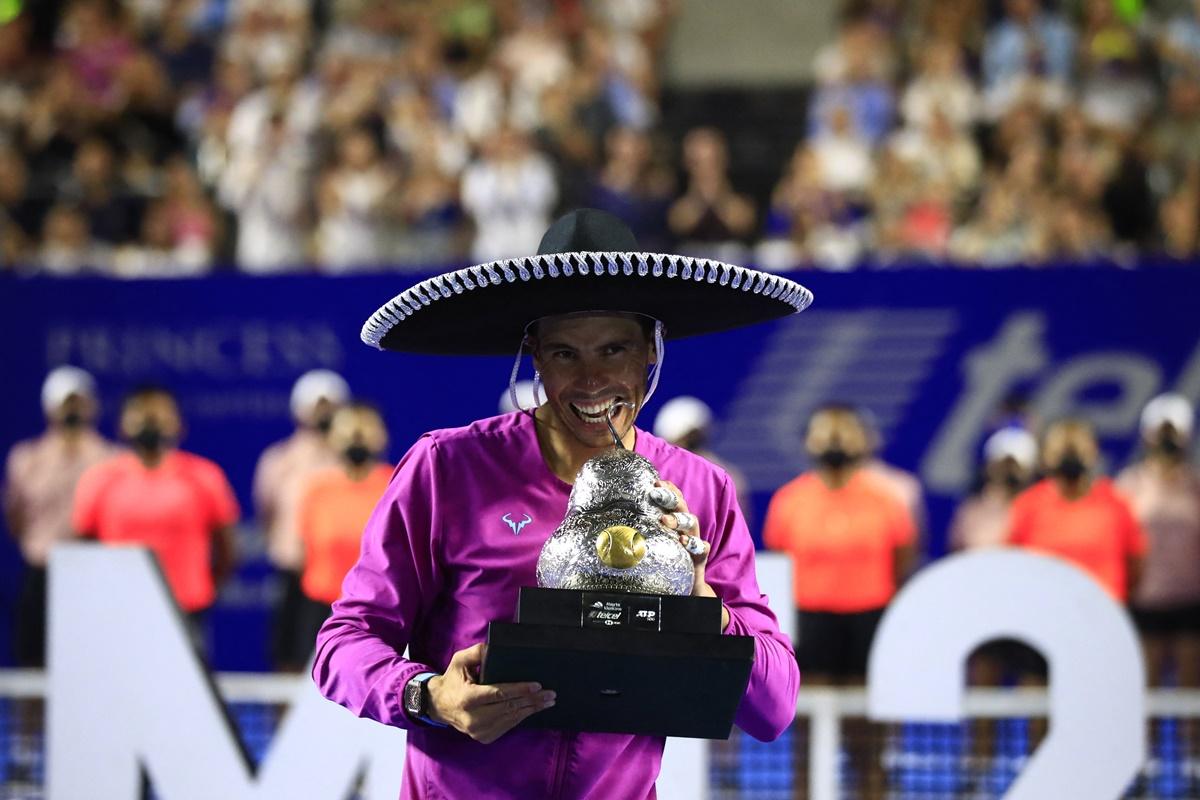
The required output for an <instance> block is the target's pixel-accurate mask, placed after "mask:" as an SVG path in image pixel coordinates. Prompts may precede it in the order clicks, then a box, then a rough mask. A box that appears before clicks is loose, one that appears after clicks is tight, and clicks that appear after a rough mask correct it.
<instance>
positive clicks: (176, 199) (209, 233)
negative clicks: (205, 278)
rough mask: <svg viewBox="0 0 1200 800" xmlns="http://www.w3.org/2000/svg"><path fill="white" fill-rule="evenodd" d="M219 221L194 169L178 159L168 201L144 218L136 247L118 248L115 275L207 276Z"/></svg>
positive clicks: (170, 172) (170, 177)
mask: <svg viewBox="0 0 1200 800" xmlns="http://www.w3.org/2000/svg"><path fill="white" fill-rule="evenodd" d="M217 229H218V222H217V218H216V214H215V213H214V212H213V209H212V206H211V204H210V203H209V202H208V198H207V197H206V196H205V195H204V192H203V189H202V188H201V186H200V184H199V181H198V180H197V178H196V175H195V173H193V172H192V169H191V167H190V166H189V165H188V164H187V162H186V161H184V160H183V159H179V158H177V159H174V160H173V162H172V163H171V164H170V165H169V166H168V167H167V168H166V187H165V193H164V197H163V198H162V199H161V200H158V201H155V202H153V203H151V204H150V206H149V207H148V208H147V209H146V211H145V213H144V215H143V216H142V231H141V236H140V237H139V239H138V241H137V242H136V243H131V244H128V245H125V246H123V247H121V248H118V249H117V251H116V252H115V253H114V255H113V262H112V271H113V273H114V274H116V275H119V276H121V277H126V278H152V277H156V278H178V277H185V276H190V275H200V274H203V273H204V272H207V271H208V269H209V266H210V265H211V263H212V258H213V251H214V249H215V247H216V238H217Z"/></svg>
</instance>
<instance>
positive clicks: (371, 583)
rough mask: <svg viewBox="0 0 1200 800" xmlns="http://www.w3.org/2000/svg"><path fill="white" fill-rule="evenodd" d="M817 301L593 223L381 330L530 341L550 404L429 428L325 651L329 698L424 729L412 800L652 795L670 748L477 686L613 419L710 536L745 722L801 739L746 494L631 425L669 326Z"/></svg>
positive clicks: (506, 690)
mask: <svg viewBox="0 0 1200 800" xmlns="http://www.w3.org/2000/svg"><path fill="white" fill-rule="evenodd" d="M710 278H711V280H710ZM809 302H811V295H810V294H809V293H808V291H807V290H806V289H804V288H803V287H801V286H799V285H797V284H795V283H792V282H791V281H788V280H786V279H782V278H779V277H778V276H768V275H765V274H763V273H757V272H754V271H751V270H745V269H743V268H741V267H734V266H731V265H728V264H716V263H713V262H701V261H695V260H693V259H689V258H678V257H675V256H660V255H654V254H646V253H639V252H637V243H636V241H634V239H633V236H632V234H631V233H629V231H628V229H626V228H625V227H624V225H622V224H621V223H620V222H619V221H617V220H616V219H615V218H614V217H611V216H610V215H608V214H604V213H602V212H597V211H592V210H583V211H578V212H573V213H571V214H568V215H567V216H566V217H564V218H562V219H560V220H559V221H558V222H556V223H555V224H554V225H553V226H551V228H550V230H549V231H548V232H547V234H546V236H545V237H544V238H543V239H542V244H541V247H540V248H539V254H538V255H537V256H532V257H529V258H524V259H519V260H512V261H506V262H497V263H493V264H487V265H481V266H477V267H471V268H468V269H465V270H460V271H458V272H455V273H449V274H447V275H443V276H439V277H438V278H433V279H430V280H429V281H425V282H423V283H421V284H418V285H417V286H416V287H413V288H412V289H410V290H408V291H406V292H404V293H402V294H400V295H399V296H397V297H396V298H395V299H393V300H392V301H391V302H389V303H387V304H386V305H384V306H383V308H381V309H380V310H379V311H378V312H376V314H375V315H374V316H373V317H372V318H371V319H370V320H368V322H367V324H366V326H364V328H363V339H364V341H366V342H368V343H369V344H374V345H376V346H378V347H381V348H384V349H395V350H402V351H404V350H407V351H420V352H427V353H476V354H486V353H503V352H512V351H514V350H516V351H517V352H518V359H519V358H520V352H521V351H523V350H528V351H529V352H530V353H531V354H532V356H533V362H534V366H535V367H536V368H537V370H538V372H539V374H540V376H541V380H542V383H543V386H544V395H545V402H544V403H543V404H542V405H541V406H539V407H538V408H537V409H536V410H535V411H532V412H520V411H518V412H514V413H511V414H507V415H502V416H499V417H493V418H491V419H486V420H481V421H478V422H475V423H473V424H472V425H469V426H467V427H465V428H457V429H451V430H441V431H433V432H431V433H428V434H426V435H425V436H423V437H422V438H421V439H420V440H419V441H418V442H417V443H416V445H414V446H413V448H412V449H411V450H410V451H409V452H408V454H406V455H405V456H404V458H402V459H401V461H400V464H399V466H398V467H397V468H396V473H395V475H394V476H393V478H392V482H391V485H390V486H389V487H388V490H387V493H386V494H385V495H384V498H383V501H382V502H381V503H380V505H379V506H378V507H377V508H376V510H375V513H374V515H373V516H372V518H371V521H370V522H369V523H368V525H367V530H366V532H365V534H364V537H363V548H362V555H361V557H360V559H359V561H358V563H357V564H356V565H355V566H354V568H353V569H352V570H351V571H350V574H349V575H348V576H347V578H346V581H345V584H344V585H343V594H342V597H341V599H339V600H338V601H337V602H336V603H334V606H333V615H332V617H331V618H330V619H329V621H328V622H326V624H325V626H324V628H323V629H322V631H321V634H320V636H319V638H318V640H317V654H316V662H315V665H314V667H313V677H314V679H315V680H316V682H317V684H318V685H319V686H320V687H321V690H322V691H323V693H324V694H325V695H326V696H328V697H329V698H331V699H333V700H335V701H337V702H339V703H341V704H343V705H345V706H348V707H350V708H351V709H352V710H354V711H355V712H356V713H358V714H360V715H362V716H367V717H371V718H373V719H376V720H379V721H380V722H383V723H386V724H389V725H396V726H399V727H404V728H407V729H408V731H409V734H408V751H407V756H406V761H405V777H404V785H403V790H402V796H403V797H405V798H423V797H430V796H433V797H470V796H478V795H479V794H480V793H481V792H483V793H484V794H486V795H487V796H488V797H492V798H496V797H502V798H529V797H563V798H616V797H620V798H648V797H653V796H654V781H655V779H656V777H657V775H658V770H659V764H660V760H661V756H662V748H663V740H662V739H661V738H654V737H648V736H633V735H619V734H591V733H564V732H558V731H539V730H534V729H518V730H513V729H514V727H515V726H517V724H518V723H520V722H521V721H522V720H523V719H525V718H526V717H528V716H529V715H531V714H534V713H536V712H537V711H539V710H542V709H545V708H547V707H549V706H550V705H551V704H553V703H554V701H555V695H554V688H555V687H553V686H549V687H541V686H538V685H536V684H528V683H519V684H496V685H489V686H483V685H479V684H478V682H477V679H476V676H477V672H478V670H479V668H480V665H481V663H482V661H483V657H484V647H483V644H482V642H483V640H484V638H485V633H486V629H487V625H488V623H489V622H490V621H493V620H508V619H511V618H512V615H513V612H514V610H515V607H516V601H517V592H518V589H519V587H521V586H533V585H536V577H535V567H536V563H537V558H538V554H539V552H540V550H541V547H542V544H543V543H544V542H545V541H546V539H547V538H548V537H549V536H550V534H551V533H552V532H553V531H554V529H555V528H556V526H557V525H558V523H559V522H560V521H561V520H562V518H563V516H564V514H565V511H566V506H567V496H568V493H569V492H570V489H571V481H572V480H574V478H575V475H576V473H577V472H578V470H579V468H580V466H581V465H582V464H583V463H584V462H585V461H586V460H587V459H588V458H590V457H591V456H593V455H596V454H598V453H601V452H604V451H605V450H606V449H608V448H611V447H612V446H613V439H612V436H611V435H610V433H609V430H608V426H607V425H606V423H605V420H606V418H607V415H608V414H609V413H610V412H611V413H612V424H613V426H614V428H615V429H616V431H617V432H618V435H619V437H620V439H621V441H622V443H623V444H624V445H625V446H626V447H628V448H630V449H632V450H633V451H635V452H637V453H639V454H641V455H643V456H645V457H647V458H648V459H649V460H650V461H651V462H652V463H654V464H655V466H656V467H657V468H658V470H659V472H660V473H661V474H662V475H663V477H664V479H666V480H664V485H665V486H666V487H668V488H670V489H671V490H672V491H673V492H675V493H676V495H677V500H678V502H679V504H680V507H679V509H678V511H676V512H675V513H672V514H664V515H663V517H662V518H661V520H662V524H664V525H665V526H666V527H668V528H674V529H677V530H681V531H682V532H681V534H680V538H681V542H683V541H685V540H686V542H687V543H691V544H693V545H694V544H695V542H693V541H692V539H693V538H697V539H699V540H700V542H702V543H704V546H703V547H696V548H695V549H696V550H697V551H698V552H699V553H700V555H697V556H694V557H693V558H694V559H695V565H696V569H695V582H694V587H693V592H694V593H695V594H700V595H715V596H717V597H720V598H721V600H722V603H723V614H722V623H723V627H724V630H725V631H726V632H727V633H730V634H738V635H747V636H753V637H754V640H755V659H754V664H753V667H752V670H751V675H750V680H749V684H748V687H747V690H746V693H745V695H744V697H743V698H742V701H741V705H740V707H739V710H738V713H737V716H736V719H735V722H736V724H738V725H739V726H740V727H741V728H742V729H743V730H745V731H747V732H748V733H750V734H751V735H753V736H755V737H756V738H759V739H764V740H769V739H773V738H775V737H777V736H778V735H779V734H780V733H782V732H783V730H785V729H786V728H787V726H788V725H789V724H790V722H791V720H792V718H793V717H794V714H795V699H796V691H797V689H798V684H799V674H798V671H797V669H796V665H795V661H794V656H793V654H792V650H791V647H790V644H789V642H788V640H787V638H786V637H785V636H784V635H783V634H781V633H780V632H779V629H778V624H777V623H776V621H775V618H774V616H773V615H772V614H771V612H770V611H769V610H768V608H767V605H766V598H765V597H763V596H762V594H761V592H759V590H758V587H757V585H756V581H755V579H754V562H753V557H754V547H753V544H752V542H751V539H750V535H749V532H748V531H747V530H746V526H745V523H744V521H743V520H742V516H741V512H740V511H739V510H738V507H737V502H736V499H735V494H734V490H733V485H732V483H731V481H730V480H729V477H728V476H727V475H726V474H725V473H724V472H722V471H721V470H720V469H719V468H717V467H714V466H713V465H711V464H709V463H708V462H706V461H704V460H703V459H700V458H698V457H696V456H694V455H692V454H690V453H687V452H686V451H684V450H681V449H679V448H675V447H671V446H669V445H667V444H666V443H664V442H663V441H662V440H660V439H658V438H656V437H654V436H652V435H650V434H648V433H646V432H644V431H642V430H639V429H637V428H636V427H634V422H635V419H636V416H637V411H638V410H639V409H640V408H642V407H643V406H644V404H645V401H646V399H647V398H648V396H649V395H650V393H651V392H652V391H653V388H654V385H655V383H656V379H657V374H658V368H659V366H660V365H661V362H662V358H663V344H662V340H663V338H664V330H666V331H669V332H670V333H671V335H673V336H686V335H693V334H698V333H704V332H709V331H714V330H720V329H722V328H728V327H733V326H736V325H741V324H749V323H751V322H756V321H760V320H765V319H771V318H774V317H779V316H783V315H786V314H790V313H794V312H796V311H799V310H802V309H803V308H804V307H806V306H807V305H808V304H809ZM518 365H519V361H518ZM648 370H649V371H650V372H651V375H650V377H649V378H648V377H647V371H648ZM516 372H517V370H516V369H514V371H513V377H514V380H515V377H516ZM618 403H628V404H630V406H624V405H621V406H618V405H617V404H618ZM670 481H673V482H674V483H671V482H670ZM510 520H519V521H520V523H521V524H516V523H515V522H510ZM406 647H407V648H408V657H407V658H405V657H402V656H401V653H403V652H404V650H405V648H406Z"/></svg>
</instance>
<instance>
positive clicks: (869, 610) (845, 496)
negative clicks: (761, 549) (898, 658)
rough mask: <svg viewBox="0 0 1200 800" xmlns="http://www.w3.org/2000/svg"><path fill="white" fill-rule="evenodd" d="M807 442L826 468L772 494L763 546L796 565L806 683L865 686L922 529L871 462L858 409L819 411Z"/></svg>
mask: <svg viewBox="0 0 1200 800" xmlns="http://www.w3.org/2000/svg"><path fill="white" fill-rule="evenodd" d="M804 447H805V450H807V452H808V456H809V458H810V459H812V461H813V463H814V464H815V465H816V466H815V468H814V469H813V470H812V471H810V472H806V473H804V474H803V475H801V476H799V477H798V478H795V479H794V480H792V481H791V482H789V483H787V484H784V485H783V486H782V487H780V489H779V491H777V492H776V493H775V496H774V497H772V498H771V503H770V505H769V506H768V507H767V520H766V523H765V524H764V526H763V543H764V544H766V546H767V547H770V548H771V549H773V550H779V551H782V552H785V553H788V554H789V555H791V557H792V560H793V562H794V571H793V578H794V592H795V599H796V607H797V608H798V609H799V612H800V614H799V625H800V630H801V635H800V636H799V643H798V646H797V656H798V658H799V661H800V669H801V670H803V671H805V673H806V680H807V681H809V682H810V683H812V682H816V683H836V684H850V685H861V684H863V683H864V682H865V678H866V673H867V656H868V654H869V653H870V649H871V642H872V641H873V640H874V638H875V629H876V627H878V625H879V619H880V617H882V616H883V610H884V608H885V607H886V606H887V604H888V602H890V601H891V599H892V597H893V595H895V593H896V589H897V588H898V587H899V586H900V583H901V581H902V580H903V579H904V577H905V576H906V575H907V574H908V572H909V570H910V569H911V568H912V566H913V562H914V560H915V559H914V556H915V550H914V546H913V545H914V540H915V536H916V528H915V525H914V523H913V519H912V515H911V514H909V513H908V510H907V509H906V508H905V507H904V505H903V504H901V502H900V501H899V500H898V499H897V498H896V497H895V496H894V494H893V493H892V491H891V489H890V487H887V486H885V485H884V484H883V482H882V481H880V480H879V479H878V478H877V477H875V476H874V475H871V474H869V473H868V472H867V471H866V469H865V468H864V466H863V465H864V463H865V461H866V459H867V457H868V454H869V452H870V443H869V437H868V433H867V429H866V426H865V425H864V424H863V421H862V418H861V417H860V416H859V414H858V413H857V412H856V411H855V410H854V409H853V408H850V407H849V406H844V405H839V404H831V405H827V406H825V407H823V408H821V409H819V410H818V411H817V412H816V413H815V414H813V416H812V418H811V419H810V420H809V423H808V431H807V433H806V435H805V439H804Z"/></svg>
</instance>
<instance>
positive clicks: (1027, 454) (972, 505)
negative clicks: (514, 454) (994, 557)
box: [949, 428, 1038, 550]
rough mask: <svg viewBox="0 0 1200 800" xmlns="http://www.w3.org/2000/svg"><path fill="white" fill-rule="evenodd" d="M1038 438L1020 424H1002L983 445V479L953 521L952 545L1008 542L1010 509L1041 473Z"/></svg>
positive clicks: (964, 546)
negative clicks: (1014, 501)
mask: <svg viewBox="0 0 1200 800" xmlns="http://www.w3.org/2000/svg"><path fill="white" fill-rule="evenodd" d="M1037 464H1038V451H1037V440H1036V439H1034V438H1033V434H1031V433H1029V432H1028V431H1025V430H1022V429H1020V428H1002V429H1001V430H998V431H996V432H995V433H993V434H992V435H991V436H989V437H988V439H987V441H986V442H985V443H984V445H983V476H982V478H983V481H982V484H981V485H980V487H979V490H978V491H977V492H975V493H973V494H972V495H971V496H970V497H968V498H967V499H965V500H963V501H962V503H960V504H959V506H958V508H957V509H955V511H954V517H953V518H952V519H951V521H950V534H949V540H950V547H951V549H953V550H978V549H981V548H987V547H1002V546H1004V545H1006V544H1008V523H1009V520H1008V518H1009V509H1010V508H1011V507H1012V501H1013V499H1014V498H1016V496H1017V495H1018V494H1020V493H1021V492H1022V491H1024V490H1025V489H1026V488H1027V487H1028V486H1029V485H1030V484H1031V483H1033V479H1034V476H1035V475H1036V474H1037Z"/></svg>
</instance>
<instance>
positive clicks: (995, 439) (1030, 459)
mask: <svg viewBox="0 0 1200 800" xmlns="http://www.w3.org/2000/svg"><path fill="white" fill-rule="evenodd" d="M1037 457H1038V445H1037V439H1035V438H1034V437H1033V434H1032V433H1030V432H1029V431H1027V430H1023V429H1021V428H1002V429H1000V430H998V431H996V432H995V433H993V434H992V435H991V436H989V437H988V440H987V441H986V442H984V443H983V458H984V460H985V461H987V462H988V463H991V462H993V461H1000V460H1001V459H1004V458H1011V459H1013V460H1014V461H1016V462H1017V463H1018V464H1020V465H1021V466H1022V467H1025V468H1026V469H1033V468H1034V467H1035V466H1037Z"/></svg>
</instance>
